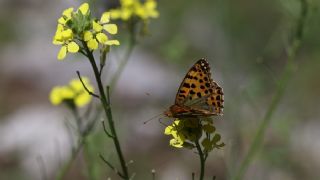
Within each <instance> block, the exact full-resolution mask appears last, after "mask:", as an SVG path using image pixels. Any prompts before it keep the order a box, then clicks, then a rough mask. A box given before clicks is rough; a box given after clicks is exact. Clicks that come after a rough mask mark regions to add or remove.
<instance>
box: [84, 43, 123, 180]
mask: <svg viewBox="0 0 320 180" xmlns="http://www.w3.org/2000/svg"><path fill="white" fill-rule="evenodd" d="M84 47H85V49H86V52H87V55H88V56H87V57H88V58H89V61H90V63H91V66H92V68H93V72H94V75H95V78H96V81H97V85H98V89H99V93H100V101H101V103H102V106H103V109H104V111H105V114H106V117H107V120H108V124H109V127H110V130H111V134H112V136H113V137H112V140H113V143H114V145H115V148H116V151H117V154H118V158H119V161H120V164H121V168H122V175H123V176H124V179H129V173H128V169H127V166H126V162H125V160H124V156H123V154H122V151H121V147H120V143H119V140H118V136H117V132H116V129H115V126H114V121H113V118H112V111H111V106H110V104H109V99H108V100H107V98H106V94H105V91H104V88H103V84H102V80H101V77H100V73H99V69H98V67H97V64H96V62H95V59H94V57H93V54H92V52H91V51H90V50H89V48H88V47H87V45H86V44H85V43H84Z"/></svg>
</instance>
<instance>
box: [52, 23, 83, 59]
mask: <svg viewBox="0 0 320 180" xmlns="http://www.w3.org/2000/svg"><path fill="white" fill-rule="evenodd" d="M52 43H53V44H55V45H62V47H61V48H60V50H59V53H58V57H57V58H58V59H59V60H63V59H64V58H65V57H66V55H67V52H70V53H76V52H78V51H79V49H80V47H79V45H78V44H77V43H76V42H75V41H74V40H73V32H72V30H71V29H64V28H63V26H62V25H61V24H58V27H57V31H56V34H55V36H54V37H53V42H52Z"/></svg>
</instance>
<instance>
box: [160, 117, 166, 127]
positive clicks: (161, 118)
mask: <svg viewBox="0 0 320 180" xmlns="http://www.w3.org/2000/svg"><path fill="white" fill-rule="evenodd" d="M161 120H162V118H159V119H158V121H159V123H160V124H162V125H163V126H164V127H167V126H168V125H166V124H165V123H164V122H162V121H161Z"/></svg>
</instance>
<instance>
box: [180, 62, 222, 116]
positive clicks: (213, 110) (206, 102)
mask: <svg viewBox="0 0 320 180" xmlns="http://www.w3.org/2000/svg"><path fill="white" fill-rule="evenodd" d="M223 101H224V100H223V92H222V88H221V87H220V86H219V85H218V84H217V83H216V82H214V81H213V80H212V78H211V72H210V66H209V63H208V62H207V60H205V59H204V58H202V59H200V60H198V61H197V62H196V63H195V64H194V65H193V66H192V67H191V69H190V70H189V71H188V73H187V75H186V76H185V78H184V79H183V81H182V83H181V85H180V87H179V90H178V92H177V95H176V100H175V104H176V105H179V106H187V107H190V108H192V110H193V111H194V113H195V112H198V114H199V113H203V114H207V115H221V114H222V109H223Z"/></svg>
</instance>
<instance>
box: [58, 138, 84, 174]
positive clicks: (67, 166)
mask: <svg viewBox="0 0 320 180" xmlns="http://www.w3.org/2000/svg"><path fill="white" fill-rule="evenodd" d="M82 145H83V144H82V143H81V144H80V145H79V146H77V148H76V149H75V150H74V151H73V152H72V154H71V157H70V159H69V160H68V162H67V163H66V164H64V165H63V167H62V169H61V170H60V171H59V173H58V175H57V177H56V180H62V179H63V177H64V176H65V175H66V173H67V172H68V170H69V169H70V167H71V165H72V163H73V162H74V160H75V159H76V158H77V156H78V154H79V152H80V150H81V148H82Z"/></svg>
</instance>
